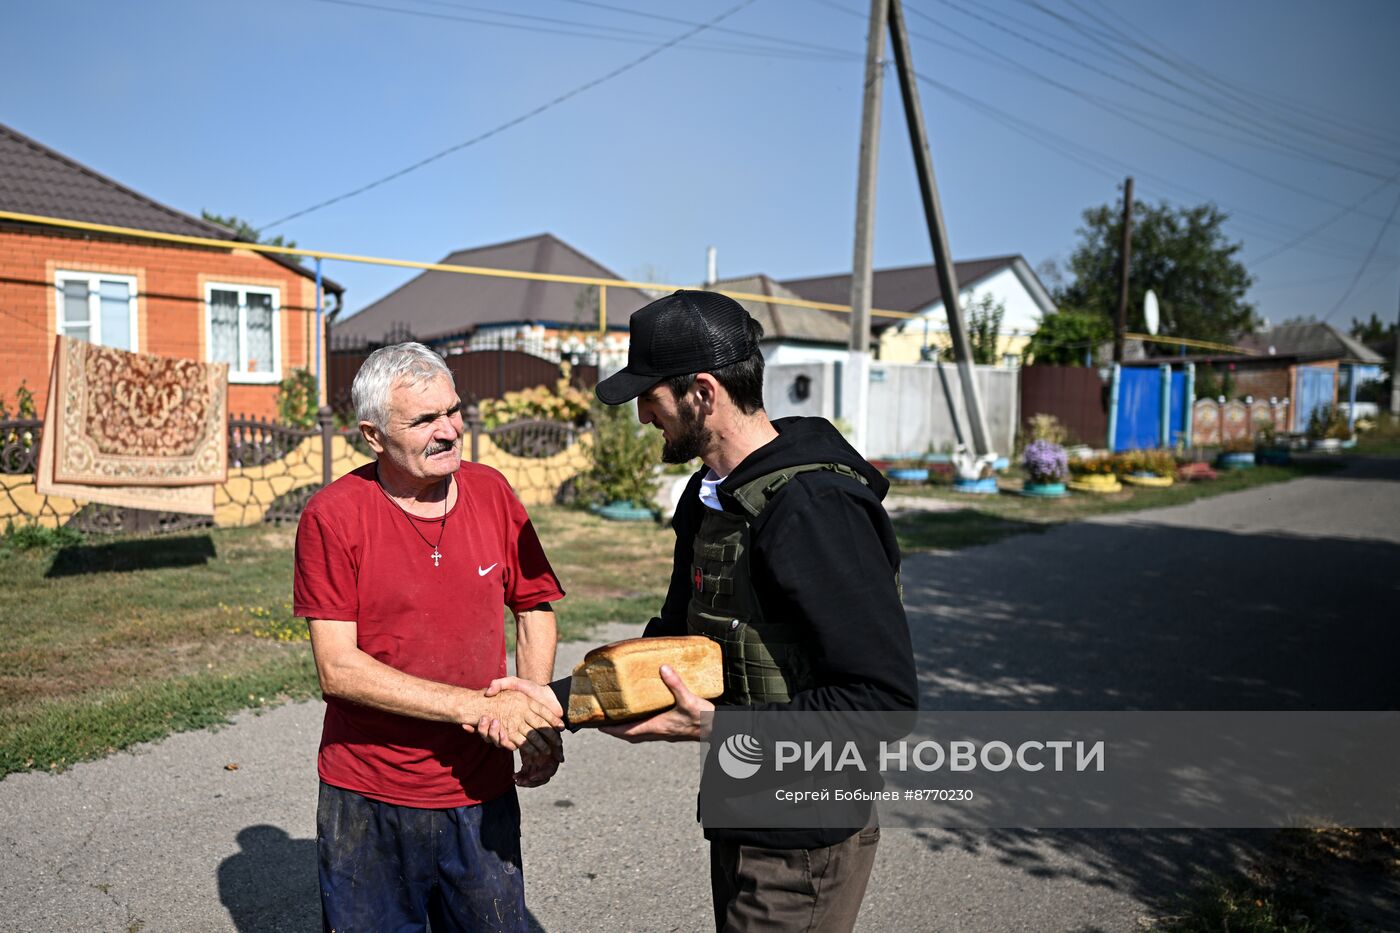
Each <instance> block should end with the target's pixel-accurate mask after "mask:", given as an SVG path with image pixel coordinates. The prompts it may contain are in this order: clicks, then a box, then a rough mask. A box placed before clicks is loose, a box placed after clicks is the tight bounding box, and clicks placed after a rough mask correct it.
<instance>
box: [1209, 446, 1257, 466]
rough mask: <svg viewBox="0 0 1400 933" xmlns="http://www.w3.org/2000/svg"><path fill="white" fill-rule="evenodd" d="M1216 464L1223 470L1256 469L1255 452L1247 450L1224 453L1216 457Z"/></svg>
mask: <svg viewBox="0 0 1400 933" xmlns="http://www.w3.org/2000/svg"><path fill="white" fill-rule="evenodd" d="M1215 464H1216V466H1218V467H1220V468H1221V469H1222V470H1252V469H1254V452H1253V451H1249V450H1247V451H1242V452H1234V453H1223V454H1221V455H1220V456H1219V457H1217V458H1216V460H1215Z"/></svg>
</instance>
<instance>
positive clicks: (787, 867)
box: [710, 826, 880, 933]
mask: <svg viewBox="0 0 1400 933" xmlns="http://www.w3.org/2000/svg"><path fill="white" fill-rule="evenodd" d="M879 842H880V827H878V826H867V827H866V828H865V829H862V830H861V831H860V832H858V833H856V834H855V835H854V836H852V837H851V838H849V839H847V840H845V841H844V842H838V843H837V844H836V845H834V846H827V847H825V848H820V849H765V848H761V847H759V846H746V845H740V844H739V843H737V842H729V841H726V840H723V839H714V840H711V841H710V890H711V893H712V894H713V895H714V901H715V929H716V930H718V931H720V933H780V931H781V933H797V931H802V933H849V931H850V930H851V929H852V928H853V927H854V926H855V924H856V914H858V913H860V902H861V901H862V900H863V899H864V898H865V885H866V882H868V881H869V880H870V869H871V867H872V866H873V865H874V864H875V847H876V846H877V845H878V844H879Z"/></svg>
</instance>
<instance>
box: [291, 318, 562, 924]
mask: <svg viewBox="0 0 1400 933" xmlns="http://www.w3.org/2000/svg"><path fill="white" fill-rule="evenodd" d="M352 397H353V401H354V405H355V413H356V417H357V418H358V419H359V426H360V431H361V433H362V434H363V436H364V439H365V441H366V442H367V443H368V444H369V446H370V448H371V449H372V450H373V451H374V454H375V458H376V461H375V462H374V463H372V464H368V465H366V466H363V467H361V468H360V469H358V470H355V471H353V472H351V473H349V474H347V475H345V476H343V477H341V478H340V479H338V480H336V481H335V482H333V483H331V484H330V485H329V486H327V487H326V488H325V489H322V490H321V491H320V492H318V493H317V494H316V495H315V496H313V497H312V499H311V501H310V502H309V503H308V504H307V506H306V510H305V511H304V512H303V513H302V517H301V522H300V524H299V525H298V526H297V543H296V574H295V582H294V592H295V611H296V613H297V615H301V616H305V617H306V618H307V620H308V622H309V624H310V628H311V647H312V650H313V652H314V654H315V658H316V670H317V673H318V674H319V675H320V679H321V689H322V692H323V693H324V695H325V698H326V718H325V725H324V728H323V731H322V734H321V750H320V756H319V762H318V770H319V772H320V777H321V792H320V801H319V804H318V806H317V812H316V841H317V850H318V860H319V867H320V880H321V906H322V916H323V919H324V923H325V928H326V929H335V930H374V931H377V930H390V929H393V930H399V929H405V930H407V929H417V930H421V929H423V928H424V924H425V921H426V920H428V919H431V922H432V927H433V929H434V930H438V931H443V930H476V929H488V928H489V929H491V930H525V929H527V928H528V927H527V922H526V912H525V899H524V883H523V880H522V876H521V870H520V808H519V804H518V802H517V800H516V796H515V785H516V784H520V785H521V786H534V785H537V784H542V783H544V782H545V781H547V780H549V778H550V777H551V776H552V775H553V773H554V770H555V768H557V767H558V763H559V762H560V761H562V760H563V759H562V755H561V753H560V744H559V734H558V731H557V729H558V728H559V727H561V726H562V725H563V720H562V718H561V715H562V710H561V709H560V707H559V703H558V701H557V700H555V698H554V695H553V694H552V693H551V692H550V691H549V690H548V688H546V687H543V686H540V685H541V684H545V683H547V682H548V681H549V680H550V678H551V676H552V675H553V670H554V647H555V637H556V635H555V624H554V612H553V610H552V608H551V606H550V600H554V599H558V598H559V597H561V596H563V595H564V593H563V590H562V589H561V588H560V586H559V581H558V579H557V578H556V577H555V576H554V571H553V570H551V569H550V566H549V562H548V560H546V558H545V555H544V551H543V549H542V548H541V547H540V542H539V539H538V538H537V537H536V535H535V531H534V527H533V526H532V525H531V524H530V520H529V517H528V516H527V515H526V514H525V509H524V507H523V506H522V505H521V504H520V500H519V499H517V498H516V496H515V493H514V492H513V491H512V490H511V488H510V486H509V485H508V484H507V483H506V481H505V479H504V478H503V477H502V476H501V475H500V474H499V473H497V472H496V471H495V470H493V469H491V468H490V467H486V466H482V465H480V464H475V463H463V462H462V450H461V446H462V416H461V410H462V401H461V399H460V398H458V396H457V391H456V389H455V388H454V386H453V382H452V374H451V372H450V371H449V370H448V368H447V366H446V364H444V363H443V361H442V358H441V357H439V356H438V355H437V354H436V353H434V352H432V351H431V350H429V349H427V348H426V347H424V346H422V345H420V344H416V343H406V344H400V345H398V346H393V347H385V348H383V349H381V350H377V351H375V352H374V353H372V354H371V355H370V357H369V359H367V360H366V361H365V363H364V365H363V366H362V367H361V368H360V371H359V373H358V374H357V375H356V376H355V382H354V386H353V388H352ZM502 606H508V607H509V608H510V609H511V611H512V612H513V613H514V614H515V620H516V649H515V657H516V673H517V675H518V678H519V679H516V678H505V679H504V680H502V678H504V677H505V673H506V657H505V629H504V626H503V624H502V620H503V612H502ZM492 681H497V682H498V683H497V684H496V686H495V687H494V688H493V689H492V690H491V691H490V694H491V695H489V696H488V695H487V689H486V688H487V687H488V686H491V684H492ZM503 685H504V687H506V688H507V689H501V687H502V686H503ZM487 727H489V728H487ZM515 749H519V750H520V753H521V762H522V764H521V769H520V770H519V771H518V772H517V773H516V774H515V775H514V780H512V767H513V764H512V760H511V751H512V750H515Z"/></svg>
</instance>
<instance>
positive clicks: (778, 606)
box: [646, 418, 918, 848]
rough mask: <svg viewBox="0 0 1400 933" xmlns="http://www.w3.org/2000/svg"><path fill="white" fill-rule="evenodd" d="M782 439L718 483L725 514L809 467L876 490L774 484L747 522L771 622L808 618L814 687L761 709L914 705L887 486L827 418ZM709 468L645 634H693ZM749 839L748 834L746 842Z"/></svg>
mask: <svg viewBox="0 0 1400 933" xmlns="http://www.w3.org/2000/svg"><path fill="white" fill-rule="evenodd" d="M773 427H774V428H775V429H776V430H777V431H778V436H777V437H776V438H775V439H773V440H772V441H770V442H769V443H767V444H765V445H764V446H762V447H760V448H759V449H758V450H755V451H754V452H753V453H751V454H749V456H748V457H746V458H745V459H744V461H743V462H742V463H740V464H739V465H738V466H737V467H735V469H734V471H733V472H732V473H730V474H729V476H728V477H727V478H726V479H725V481H724V482H723V483H721V484H720V486H719V493H720V495H719V498H720V502H721V504H722V505H723V506H724V508H725V510H726V511H729V512H733V513H735V514H739V515H744V514H747V513H745V512H744V510H743V507H742V506H740V505H739V504H738V503H737V502H736V501H734V499H733V491H734V490H735V489H737V488H739V487H740V486H742V485H744V484H745V483H747V482H749V481H750V480H753V479H756V478H758V477H760V476H763V475H764V474H767V473H772V472H774V471H776V470H781V469H783V468H784V467H789V466H796V465H799V464H805V463H840V464H844V465H847V466H850V467H851V468H853V469H854V470H856V471H857V472H858V473H860V475H861V476H863V477H864V478H865V479H866V480H867V482H868V483H869V485H868V486H867V485H865V484H862V483H859V482H857V481H855V480H853V479H851V478H850V477H849V476H842V475H840V474H838V473H834V472H832V471H829V470H816V471H811V472H806V473H800V474H798V475H797V476H795V477H794V478H793V479H792V480H791V481H790V482H789V483H788V484H787V485H785V486H784V487H783V488H781V489H780V490H778V492H777V493H776V494H775V495H774V496H773V498H772V499H771V500H770V502H769V504H768V507H767V508H765V509H764V510H763V512H762V513H761V514H760V515H759V516H758V517H757V518H755V519H754V520H753V522H752V524H751V525H750V547H751V556H750V568H751V571H752V579H753V583H754V589H755V591H756V593H757V595H758V600H759V604H760V605H761V606H762V609H763V614H764V616H765V617H767V618H773V619H776V618H785V619H791V620H795V621H797V622H798V623H799V624H800V625H802V626H803V627H804V628H805V630H806V632H807V637H808V648H809V650H810V653H811V657H812V662H813V663H812V669H813V675H814V680H815V684H816V685H815V686H814V687H813V688H812V689H810V690H803V691H801V692H799V693H798V694H796V695H795V696H794V697H793V698H792V702H791V703H788V704H765V705H761V706H754V707H751V708H752V709H754V710H798V711H825V710H852V711H865V710H870V711H884V710H896V711H903V710H914V709H917V706H918V683H917V678H916V675H915V671H914V653H913V648H912V646H911V644H910V638H909V625H908V622H907V621H906V620H905V617H904V607H903V605H902V604H901V603H900V598H899V592H898V589H897V586H896V582H895V574H896V573H897V572H898V570H899V562H900V558H899V545H898V543H897V542H896V540H895V535H894V529H893V527H892V526H891V525H890V519H889V516H888V515H887V514H886V512H885V509H884V506H882V505H881V504H880V502H881V500H882V499H883V498H884V496H885V493H886V492H887V491H888V490H889V482H888V481H887V480H886V479H885V478H884V476H882V475H881V474H880V472H879V471H878V470H876V469H875V468H874V467H872V466H871V465H870V464H869V463H867V462H866V461H865V459H864V458H863V457H861V455H860V454H858V453H857V452H856V451H855V449H854V448H852V447H851V445H850V444H848V443H846V440H845V438H843V437H842V436H841V434H840V433H839V432H838V431H837V430H836V429H835V428H834V427H832V425H831V423H830V422H829V421H827V420H826V419H824V418H782V419H779V420H777V421H774V422H773ZM706 472H707V470H706V469H705V468H703V467H702V468H701V469H700V470H699V471H698V472H697V473H696V474H695V475H694V476H692V477H691V479H690V484H689V485H688V486H687V487H686V490H685V494H684V495H683V496H682V497H681V502H680V505H679V506H678V507H677V509H676V515H675V519H674V520H673V524H674V527H675V530H676V550H675V562H674V566H673V568H672V571H671V584H670V588H669V589H668V591H667V593H666V602H665V603H664V605H663V606H662V609H661V615H660V617H659V618H655V619H652V620H651V623H650V624H649V625H648V626H647V629H646V634H647V635H648V636H652V635H684V634H686V607H687V605H688V603H689V601H690V588H691V575H690V567H691V555H692V549H693V544H694V540H695V535H696V532H697V531H699V529H700V522H701V520H702V519H703V517H704V512H705V509H706V508H707V506H706V505H705V504H704V503H702V502H701V501H700V495H699V490H700V480H701V478H702V477H703V476H704V474H705V473H706ZM853 831H854V830H853V829H852V830H846V831H845V832H844V834H842V833H838V834H837V837H836V838H830V837H829V836H827V837H824V838H821V839H820V840H818V839H815V838H812V837H811V834H805V833H794V832H791V831H789V832H780V831H753V832H752V833H740V832H717V831H716V832H707V833H706V835H707V836H719V835H723V836H725V837H730V838H732V837H740V836H742V837H745V838H743V839H742V841H744V842H746V843H748V844H753V845H764V844H766V845H770V846H772V845H776V846H781V847H785V848H786V847H798V846H801V847H804V848H805V847H810V846H812V845H831V844H833V843H834V842H837V841H840V839H842V838H845V837H846V836H849V835H850V834H851V832H853ZM750 837H751V838H750Z"/></svg>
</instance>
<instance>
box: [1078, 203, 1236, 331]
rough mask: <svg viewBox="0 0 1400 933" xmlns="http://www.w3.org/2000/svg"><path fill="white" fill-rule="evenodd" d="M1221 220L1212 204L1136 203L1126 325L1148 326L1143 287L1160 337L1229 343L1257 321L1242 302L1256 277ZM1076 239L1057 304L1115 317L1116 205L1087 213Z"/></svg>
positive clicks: (1120, 232) (1119, 238)
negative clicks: (1153, 302) (1150, 296)
mask: <svg viewBox="0 0 1400 933" xmlns="http://www.w3.org/2000/svg"><path fill="white" fill-rule="evenodd" d="M1226 219H1228V215H1227V214H1225V213H1222V212H1221V210H1220V209H1219V208H1217V207H1216V206H1215V205H1214V204H1201V205H1198V206H1196V207H1182V208H1173V207H1171V206H1170V205H1168V204H1166V203H1165V202H1163V203H1161V204H1157V205H1152V204H1146V203H1143V202H1141V201H1138V202H1136V203H1134V204H1133V236H1132V261H1131V265H1130V268H1129V274H1128V296H1129V297H1128V320H1127V327H1128V330H1130V331H1142V330H1145V329H1146V325H1145V322H1144V320H1143V314H1142V307H1143V300H1144V296H1145V295H1146V294H1147V290H1148V289H1152V290H1153V291H1154V292H1156V293H1157V301H1158V305H1159V307H1160V310H1161V329H1160V331H1159V333H1161V334H1163V335H1166V336H1171V337H1190V338H1195V339H1197V340H1215V341H1219V342H1222V343H1228V342H1230V341H1232V340H1234V339H1235V338H1236V337H1238V336H1239V335H1240V334H1246V333H1250V332H1252V331H1253V330H1254V329H1255V328H1256V327H1257V326H1258V324H1259V319H1258V317H1256V315H1255V313H1254V306H1253V305H1251V304H1249V303H1248V302H1246V301H1245V300H1244V295H1245V292H1246V291H1247V290H1248V289H1249V286H1250V284H1251V283H1252V281H1253V280H1252V279H1251V278H1250V275H1249V273H1248V272H1247V271H1246V270H1245V267H1244V265H1243V264H1241V263H1240V262H1239V261H1238V260H1237V259H1236V258H1235V256H1236V254H1237V253H1239V251H1240V249H1241V246H1242V244H1240V243H1232V242H1230V241H1229V240H1228V239H1227V238H1226V236H1225V233H1224V231H1223V230H1222V229H1221V228H1222V227H1223V225H1224V223H1225V221H1226ZM1079 237H1080V242H1079V244H1078V246H1076V247H1075V250H1074V253H1073V255H1071V256H1070V260H1069V270H1068V271H1069V273H1070V275H1072V276H1073V280H1072V281H1071V282H1070V284H1069V285H1067V286H1065V287H1064V288H1060V289H1057V290H1056V295H1055V298H1056V301H1057V303H1058V304H1060V305H1062V306H1068V307H1071V308H1076V309H1079V310H1082V311H1087V312H1091V313H1093V314H1097V315H1100V316H1102V317H1103V318H1105V319H1106V320H1108V321H1112V320H1113V319H1114V316H1115V315H1116V314H1117V311H1118V295H1119V290H1120V282H1119V271H1118V270H1119V255H1120V252H1121V249H1122V241H1123V221H1122V209H1121V207H1119V206H1116V205H1112V204H1104V205H1101V206H1099V207H1092V208H1090V209H1089V210H1087V211H1085V212H1084V225H1083V226H1082V227H1080V228H1079Z"/></svg>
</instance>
